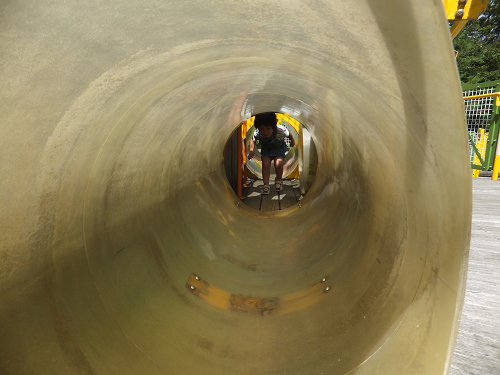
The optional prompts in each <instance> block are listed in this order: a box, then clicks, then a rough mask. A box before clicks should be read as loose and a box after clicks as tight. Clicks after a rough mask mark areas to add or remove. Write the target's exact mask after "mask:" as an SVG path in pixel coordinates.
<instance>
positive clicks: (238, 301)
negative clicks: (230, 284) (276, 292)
mask: <svg viewBox="0 0 500 375" xmlns="http://www.w3.org/2000/svg"><path fill="white" fill-rule="evenodd" d="M328 282H329V280H328V277H324V278H323V279H322V280H320V281H319V282H317V283H316V284H314V285H312V286H311V287H310V288H308V289H304V290H300V291H297V292H295V293H291V294H288V295H284V296H279V297H278V296H276V297H251V296H242V295H239V294H233V293H230V292H228V291H226V290H223V289H220V288H217V287H215V286H213V285H211V284H209V283H208V282H207V281H205V280H202V279H201V278H200V277H199V276H197V275H195V274H191V276H190V277H189V279H188V281H187V283H186V287H187V288H188V289H189V290H190V291H191V293H193V294H194V295H195V296H197V297H199V298H201V299H202V300H203V301H204V302H206V303H207V304H209V305H211V306H213V307H216V308H218V309H220V310H225V311H231V312H240V313H247V314H255V315H263V316H265V315H271V314H272V315H286V314H290V313H293V312H296V311H301V310H304V309H307V308H308V307H311V306H313V305H315V304H316V303H318V302H320V301H322V300H323V299H324V298H325V297H327V295H329V293H327V292H329V291H331V289H332V288H331V287H330V286H329V285H328Z"/></svg>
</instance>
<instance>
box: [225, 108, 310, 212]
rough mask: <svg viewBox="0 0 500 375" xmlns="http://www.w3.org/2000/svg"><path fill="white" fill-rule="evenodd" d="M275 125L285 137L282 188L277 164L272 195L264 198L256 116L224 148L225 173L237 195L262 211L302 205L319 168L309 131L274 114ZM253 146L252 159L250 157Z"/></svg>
mask: <svg viewBox="0 0 500 375" xmlns="http://www.w3.org/2000/svg"><path fill="white" fill-rule="evenodd" d="M275 116H276V125H277V127H278V128H281V131H283V132H285V133H286V134H284V139H283V141H284V158H283V161H282V170H283V172H282V179H283V184H282V186H281V187H277V186H276V185H275V181H276V178H277V173H276V168H275V161H273V162H271V165H270V168H269V170H270V171H269V173H270V177H269V181H270V182H269V185H270V189H269V194H262V190H263V186H264V181H263V168H264V169H265V167H264V166H263V158H262V147H263V145H262V143H261V141H260V140H259V139H258V137H257V138H256V137H255V135H256V134H257V133H258V131H256V130H257V128H256V126H255V115H254V116H252V117H250V118H249V119H248V120H246V121H244V122H242V123H241V124H239V125H238V127H237V128H236V129H235V130H234V131H233V132H232V133H231V134H230V136H229V137H228V139H227V142H226V144H225V147H224V170H225V174H226V177H227V180H228V182H229V184H230V186H231V188H232V189H233V191H234V193H235V194H236V195H237V196H238V197H239V198H240V200H241V201H242V202H243V203H245V205H247V206H249V207H251V208H253V209H256V210H262V211H277V210H283V209H286V208H289V207H291V206H293V205H296V204H299V202H300V201H301V200H302V199H303V198H304V196H305V195H306V194H307V192H308V191H309V190H310V188H311V187H312V185H313V183H314V180H315V177H316V173H317V168H318V155H317V151H316V145H315V143H314V141H313V139H312V137H311V134H310V132H309V131H308V129H307V127H306V126H305V125H304V124H302V123H301V122H299V121H298V120H297V119H295V118H293V117H292V116H290V115H289V114H287V113H279V112H277V113H275ZM252 141H253V142H254V145H255V147H254V148H253V151H254V153H253V155H252V157H251V158H250V157H249V153H250V150H251V148H252V146H251V143H252Z"/></svg>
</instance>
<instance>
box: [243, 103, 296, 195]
mask: <svg viewBox="0 0 500 375" xmlns="http://www.w3.org/2000/svg"><path fill="white" fill-rule="evenodd" d="M254 125H255V128H256V129H255V133H254V134H253V137H252V139H251V140H250V152H249V153H248V159H252V158H253V156H254V149H255V142H256V141H257V140H258V141H259V142H260V145H261V147H262V150H261V156H262V179H263V180H264V186H262V194H269V192H270V190H271V187H270V186H269V177H270V176H271V162H272V161H273V160H274V169H275V171H276V180H275V184H276V191H281V190H282V189H283V162H284V160H285V152H286V150H287V146H286V143H285V137H288V138H289V139H290V146H291V147H293V146H295V140H294V139H293V136H292V134H290V132H289V131H288V129H287V128H286V126H282V125H276V114H275V113H272V112H267V113H260V114H258V115H255V121H254Z"/></svg>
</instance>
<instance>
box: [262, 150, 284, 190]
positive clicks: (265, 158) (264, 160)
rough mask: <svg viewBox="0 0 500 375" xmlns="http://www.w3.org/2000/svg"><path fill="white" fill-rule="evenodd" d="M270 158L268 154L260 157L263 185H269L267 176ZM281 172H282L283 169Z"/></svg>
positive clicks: (268, 174) (269, 172)
mask: <svg viewBox="0 0 500 375" xmlns="http://www.w3.org/2000/svg"><path fill="white" fill-rule="evenodd" d="M271 160H272V158H271V157H270V156H263V157H262V180H264V185H269V177H270V176H271ZM282 169H283V168H282ZM281 173H283V171H282V172H281Z"/></svg>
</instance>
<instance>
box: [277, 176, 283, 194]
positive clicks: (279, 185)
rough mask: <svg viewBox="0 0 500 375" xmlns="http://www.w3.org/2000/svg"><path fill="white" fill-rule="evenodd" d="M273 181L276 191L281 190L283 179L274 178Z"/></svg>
mask: <svg viewBox="0 0 500 375" xmlns="http://www.w3.org/2000/svg"><path fill="white" fill-rule="evenodd" d="M275 183H276V191H281V190H283V179H281V178H280V179H278V178H277V179H276V180H275Z"/></svg>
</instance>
